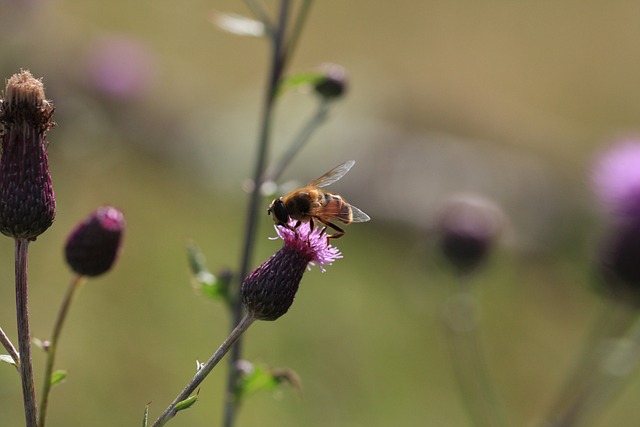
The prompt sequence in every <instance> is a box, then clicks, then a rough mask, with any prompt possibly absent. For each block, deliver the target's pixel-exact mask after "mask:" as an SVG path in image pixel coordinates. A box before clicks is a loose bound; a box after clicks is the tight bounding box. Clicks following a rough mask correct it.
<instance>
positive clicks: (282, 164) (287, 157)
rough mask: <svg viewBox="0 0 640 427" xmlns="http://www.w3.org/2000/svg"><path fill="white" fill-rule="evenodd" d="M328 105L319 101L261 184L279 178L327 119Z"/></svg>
mask: <svg viewBox="0 0 640 427" xmlns="http://www.w3.org/2000/svg"><path fill="white" fill-rule="evenodd" d="M329 105H330V103H329V102H328V101H326V100H324V99H323V100H321V101H320V103H319V104H318V109H317V110H316V111H315V113H314V114H313V116H312V117H311V118H310V119H309V120H308V121H307V123H306V124H305V125H304V127H303V128H302V129H301V130H300V133H298V135H297V136H296V138H295V139H294V140H293V143H292V144H291V145H290V146H289V149H288V150H287V151H286V152H285V153H284V155H283V156H282V158H281V159H280V160H279V161H278V163H276V164H275V165H274V167H273V168H272V169H271V170H270V171H268V172H267V173H266V174H265V178H264V179H263V180H262V182H269V181H272V182H275V181H277V180H278V178H280V175H282V172H283V171H284V169H285V168H286V167H287V166H289V163H291V160H292V159H293V158H294V157H295V155H296V154H298V152H299V151H300V150H301V149H302V147H304V145H305V144H306V143H307V142H308V141H309V139H310V137H311V135H313V132H314V131H315V130H316V129H317V128H318V127H319V126H320V125H321V124H322V123H324V122H325V120H326V119H327V116H328V113H329Z"/></svg>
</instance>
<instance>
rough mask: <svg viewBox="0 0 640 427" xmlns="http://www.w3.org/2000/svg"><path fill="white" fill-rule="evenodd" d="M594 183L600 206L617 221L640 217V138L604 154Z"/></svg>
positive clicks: (628, 141) (625, 141)
mask: <svg viewBox="0 0 640 427" xmlns="http://www.w3.org/2000/svg"><path fill="white" fill-rule="evenodd" d="M593 183H594V190H595V193H596V196H597V197H598V199H599V201H600V203H601V204H602V205H603V206H604V207H605V209H607V210H608V211H609V212H610V213H611V214H612V215H613V216H614V217H615V218H616V219H622V220H626V219H629V217H638V216H640V138H637V137H635V138H627V139H625V140H622V141H621V142H619V143H617V144H616V145H614V146H613V147H612V148H610V149H609V150H607V151H606V152H604V153H603V154H602V155H601V157H600V158H599V159H598V160H597V162H596V165H595V168H594V171H593Z"/></svg>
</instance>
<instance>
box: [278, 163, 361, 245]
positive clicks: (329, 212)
mask: <svg viewBox="0 0 640 427" xmlns="http://www.w3.org/2000/svg"><path fill="white" fill-rule="evenodd" d="M355 163H356V162H355V161H353V160H349V161H348V162H344V163H342V164H341V165H339V166H336V167H335V168H333V169H331V170H330V171H329V172H327V173H325V174H324V175H322V176H321V177H320V178H318V179H316V180H315V181H312V182H310V183H309V184H308V185H307V186H306V187H303V188H300V189H298V190H295V191H292V192H290V193H289V194H287V195H285V196H282V197H278V198H277V199H274V201H273V202H271V205H270V206H269V209H267V213H268V214H269V215H271V214H272V213H273V221H274V222H275V223H276V225H281V226H283V227H286V228H288V229H290V230H292V231H295V229H296V228H297V227H299V226H300V224H302V223H303V222H309V223H310V224H309V226H310V228H311V229H312V230H313V226H314V221H315V220H317V221H319V222H321V223H322V224H324V225H326V226H327V227H329V228H331V229H333V230H335V231H336V233H334V234H328V235H327V238H329V239H337V238H339V237H342V236H344V234H345V231H344V230H343V229H342V228H341V227H339V226H337V225H336V224H334V223H332V222H331V221H333V220H338V221H340V222H343V223H345V224H351V223H352V222H366V221H369V220H370V219H371V218H369V215H367V214H366V213H364V212H362V211H361V210H360V209H358V208H356V207H355V206H352V205H350V204H349V203H347V201H346V200H344V199H343V198H342V196H340V195H339V194H335V193H330V192H328V191H324V190H322V188H323V187H326V186H328V185H330V184H333V183H334V182H336V181H337V180H339V179H340V178H342V177H343V176H345V175H346V173H347V172H349V169H351V167H353V165H354V164H355ZM290 219H295V220H297V223H296V224H295V226H293V227H291V226H290V225H289V220H290Z"/></svg>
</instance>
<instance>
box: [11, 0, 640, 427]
mask: <svg viewBox="0 0 640 427" xmlns="http://www.w3.org/2000/svg"><path fill="white" fill-rule="evenodd" d="M270 5H271V4H270ZM212 10H219V11H234V12H238V13H247V11H246V8H245V7H244V5H243V3H242V2H239V1H197V0H186V1H182V2H167V1H156V2H152V1H138V2H124V1H111V2H91V1H89V2H81V3H78V2H72V1H69V0H57V1H54V0H32V1H30V2H17V1H9V0H0V71H2V75H3V76H5V78H6V77H9V76H10V75H11V74H12V73H14V72H16V71H18V70H19V69H20V68H27V69H30V70H31V71H32V72H33V73H34V75H36V76H39V77H40V76H41V77H43V78H44V82H45V85H46V87H47V95H48V97H49V98H51V99H52V100H53V101H54V104H55V105H56V108H57V110H56V116H55V119H56V121H57V122H58V126H57V127H56V128H55V129H54V130H53V131H51V133H50V136H49V139H50V141H51V145H50V162H51V168H52V174H53V178H54V185H55V190H56V195H57V201H58V215H57V219H56V222H55V224H54V225H53V227H52V228H51V229H50V230H49V231H48V232H47V233H45V234H44V235H43V236H41V237H40V238H38V240H37V241H36V242H35V243H33V244H32V245H31V247H30V249H31V251H30V271H29V273H30V287H31V293H30V302H31V307H30V309H31V316H32V333H33V335H34V336H36V337H41V338H46V337H47V336H48V334H49V333H50V329H51V323H52V321H53V319H54V316H55V313H56V310H57V307H58V304H59V301H60V300H61V299H62V295H63V293H64V290H65V289H66V286H67V282H68V280H69V277H70V275H69V272H68V269H67V268H66V266H65V265H64V263H63V260H62V246H63V244H64V240H65V238H66V236H67V234H68V232H69V231H70V229H71V228H72V227H73V226H74V225H75V224H76V223H77V222H78V221H79V220H80V219H81V218H83V217H84V216H85V215H86V214H87V213H88V212H90V211H91V210H93V209H94V208H96V207H97V206H99V205H101V204H103V203H110V204H113V205H115V206H117V207H119V208H121V209H122V210H123V211H124V212H125V215H126V218H127V222H128V228H127V232H126V236H125V246H124V251H123V253H122V257H121V259H120V261H119V263H118V265H117V266H116V268H115V269H114V270H113V271H112V272H111V273H110V274H108V275H106V276H104V277H101V278H99V279H96V280H93V281H91V282H89V283H88V284H87V285H86V286H85V287H84V289H83V290H82V292H81V294H80V296H79V298H78V300H77V302H76V304H75V305H74V306H73V307H72V311H71V315H70V318H69V320H68V325H67V328H66V330H65V331H64V332H63V336H62V341H61V347H60V351H59V356H58V363H57V366H58V367H59V368H66V369H68V370H69V371H70V374H69V378H68V380H67V381H66V382H65V383H64V384H62V385H60V386H57V387H56V388H55V389H54V391H53V396H52V399H51V406H50V419H49V426H51V427H55V426H76V425H77V426H88V425H90V426H97V427H99V426H113V425H139V423H140V419H141V416H142V411H143V408H144V405H145V404H146V403H148V402H150V401H151V402H152V406H151V415H152V417H153V418H155V416H157V415H158V414H159V413H160V412H161V411H162V410H163V409H164V407H165V406H166V404H168V402H170V401H171V400H172V399H173V397H174V396H175V395H176V394H177V392H178V391H179V390H180V389H181V388H182V386H183V385H184V384H185V382H186V381H187V379H188V378H190V377H191V375H192V373H193V371H194V369H195V363H194V362H195V359H199V360H203V359H205V358H207V357H208V356H209V355H210V354H211V352H212V351H213V350H214V349H215V348H217V346H218V344H219V343H220V342H221V341H222V340H223V339H224V337H225V336H226V333H227V330H228V327H229V325H228V323H227V316H226V313H225V312H224V310H223V309H222V307H221V306H220V305H218V304H215V303H212V302H210V301H207V300H205V299H204V298H203V297H201V296H199V295H197V293H195V292H194V291H193V289H192V287H191V283H190V279H189V276H188V271H187V262H186V256H185V249H184V248H185V242H186V240H187V239H189V238H193V239H195V240H196V241H197V243H198V245H199V246H200V248H201V249H202V251H203V252H204V253H205V254H206V255H207V259H208V263H209V266H210V267H211V268H212V269H213V270H217V269H220V268H223V267H231V268H235V266H236V265H237V264H238V259H239V256H240V251H241V247H240V245H241V240H242V236H243V233H242V227H243V221H244V217H245V212H244V209H245V204H246V200H247V195H246V194H245V193H244V192H243V191H242V189H241V188H242V183H243V179H245V177H247V176H248V175H249V174H250V171H251V169H252V167H253V161H254V157H253V152H254V151H255V139H256V135H257V126H258V124H257V118H258V117H259V112H260V105H261V100H262V90H263V84H264V79H265V74H266V73H265V70H266V67H267V60H268V58H267V48H266V47H267V46H266V43H265V42H264V41H261V40H256V39H246V38H239V37H235V36H232V35H229V34H225V33H222V32H219V31H217V30H216V29H215V28H214V26H213V25H212V24H211V23H210V22H209V21H208V16H209V14H210V13H211V11H212ZM639 17H640V5H639V4H637V3H634V2H626V1H620V0H618V1H611V2H607V3H604V2H596V1H563V2H514V1H506V0H501V1H497V0H496V1H490V2H483V3H482V4H479V3H476V2H471V1H453V2H439V1H427V2H418V1H402V2H397V3H394V4H391V3H389V2H381V1H362V0H353V1H350V2H342V1H337V0H324V1H322V2H317V4H315V5H314V8H313V9H312V12H311V15H310V19H309V22H308V26H307V28H306V29H305V32H304V35H303V39H302V40H301V43H300V45H299V50H298V52H297V53H296V56H295V58H294V61H293V63H292V66H291V71H292V72H305V71H309V70H313V69H315V68H316V67H317V66H318V65H319V64H321V63H323V62H336V63H340V64H342V65H343V66H345V67H346V69H347V70H348V72H349V76H350V88H349V94H348V97H347V98H346V99H345V100H344V101H341V102H340V104H338V105H336V107H335V109H334V110H333V111H332V115H331V118H330V120H329V121H328V123H327V124H326V125H325V126H323V127H322V128H321V130H320V131H319V132H318V133H317V134H316V135H315V136H314V138H313V140H312V142H311V144H310V145H309V146H308V147H306V148H305V150H304V152H303V153H302V154H301V155H300V156H299V158H298V159H297V160H296V162H295V164H294V165H293V166H292V167H291V169H290V170H289V172H287V174H286V176H285V179H296V180H299V181H300V182H302V183H304V182H305V181H308V180H310V179H313V178H315V177H317V176H318V175H320V174H321V173H323V172H325V171H326V170H328V169H330V168H331V167H333V166H335V165H337V164H339V163H340V162H342V161H344V160H347V159H350V158H353V159H355V160H356V161H357V164H356V167H355V168H354V169H353V170H352V171H351V172H350V173H349V175H348V176H347V177H346V178H345V179H344V180H343V181H341V182H340V183H337V184H336V185H335V189H336V191H339V192H341V193H342V194H344V195H345V196H346V197H347V198H348V199H349V200H350V201H351V202H353V203H354V204H355V205H357V206H359V207H360V208H362V209H363V210H364V211H365V212H367V213H369V214H370V215H371V216H372V218H373V221H372V222H370V223H368V224H358V225H353V226H351V227H349V230H348V233H347V236H346V237H345V238H343V239H341V240H340V241H339V247H340V249H341V250H342V252H343V254H344V256H345V258H344V259H343V260H340V261H339V262H337V263H336V264H335V265H334V266H333V267H331V268H330V269H329V270H328V271H327V272H326V273H324V274H321V273H320V272H319V271H317V270H313V271H311V272H309V273H307V274H306V275H305V277H304V280H303V283H302V287H301V290H300V292H299V294H298V296H297V299H296V303H295V304H294V306H293V307H292V309H291V311H290V312H289V313H288V314H287V315H286V316H284V317H283V318H282V319H280V320H278V321H277V322H275V323H265V322H260V323H258V324H256V325H254V326H253V327H252V328H251V329H250V330H249V332H248V335H247V340H246V347H245V348H246V352H245V355H246V357H248V358H249V359H251V360H257V361H261V362H264V363H268V364H270V365H272V366H275V367H290V368H292V369H294V370H295V371H296V372H297V373H298V374H299V375H300V377H301V379H302V384H303V397H302V398H299V397H297V396H296V394H295V392H293V391H292V390H289V389H284V390H282V391H281V392H277V393H273V394H270V393H262V394H258V395H256V396H253V397H252V398H251V399H250V400H249V401H247V402H246V404H245V405H244V407H243V410H242V412H241V416H240V419H239V421H238V424H237V425H238V426H239V427H242V426H255V425H260V426H300V425H304V426H308V427H315V426H318V427H320V426H322V427H329V426H331V427H333V426H341V427H356V426H384V425H390V424H391V425H402V426H424V425H430V426H431V425H433V426H463V425H467V424H466V423H467V420H466V418H465V413H464V409H463V407H462V406H461V404H460V400H459V398H458V395H457V391H456V388H455V384H454V381H453V376H452V371H451V363H450V360H449V355H448V353H447V348H446V345H445V342H444V340H443V337H442V333H441V332H442V331H441V330H440V329H439V323H438V312H439V308H438V307H439V304H440V303H441V301H442V299H443V294H444V291H443V290H444V289H446V287H449V286H453V284H454V283H453V280H452V279H451V278H450V277H448V275H447V274H446V272H445V271H443V270H442V268H441V266H440V265H439V263H438V262H437V256H436V254H435V253H434V251H433V249H432V246H431V242H430V239H429V233H428V229H427V226H428V224H429V221H430V218H431V217H432V215H433V212H434V210H435V209H436V207H437V206H438V202H439V201H440V200H441V199H442V198H443V197H446V196H447V195H448V194H450V193H453V192H459V191H473V192H479V193H482V194H485V195H487V196H488V197H491V198H492V199H494V200H496V201H497V202H498V203H499V204H500V205H501V206H503V208H504V210H505V212H506V214H507V216H508V217H509V225H508V227H507V229H506V230H505V233H504V236H503V242H502V245H501V247H500V248H499V249H498V251H497V253H496V254H495V255H494V256H493V257H492V259H491V262H490V263H489V265H487V268H486V269H485V270H484V271H483V272H482V274H481V275H480V276H478V277H476V279H475V282H476V285H477V288H478V289H477V292H478V298H479V300H480V301H481V303H482V318H483V328H482V338H483V339H484V341H485V344H486V347H487V351H488V360H489V363H490V368H491V372H492V374H493V376H494V378H495V381H496V388H497V390H498V392H499V394H500V395H501V396H502V398H503V399H502V400H503V401H504V404H505V408H506V413H507V416H508V419H509V420H510V421H511V424H512V425H518V426H528V425H534V422H535V420H537V419H538V417H539V416H540V415H541V414H543V413H544V411H545V409H546V408H547V407H548V406H549V405H550V403H551V401H552V399H553V396H554V395H555V393H556V392H557V390H558V386H559V385H560V384H561V382H562V379H563V377H564V374H565V373H566V371H567V369H568V368H569V367H570V366H571V362H572V361H573V360H574V359H575V358H576V356H577V354H578V351H579V350H580V344H581V342H582V339H583V338H584V337H585V335H586V333H587V331H588V330H589V327H590V325H591V323H592V322H593V320H594V318H595V315H596V314H597V312H598V311H599V309H600V307H601V305H602V302H601V301H600V300H599V299H598V298H597V297H596V296H594V295H593V294H592V293H591V292H590V291H589V290H588V289H587V288H588V285H589V282H590V281H591V280H592V279H591V275H590V272H591V270H590V269H591V267H590V260H591V254H592V253H593V252H594V243H595V242H596V241H597V238H598V231H599V229H600V227H601V225H600V224H601V222H602V221H601V219H600V218H599V217H598V215H597V208H596V207H595V204H594V202H593V201H592V197H591V195H590V189H589V184H590V182H589V180H590V177H589V169H590V167H591V165H592V161H593V158H594V156H596V155H597V153H598V151H599V150H601V149H603V148H604V147H606V146H607V144H609V143H610V142H611V140H612V138H614V137H616V136H617V135H620V134H626V133H628V132H634V131H637V129H638V127H639V126H640V120H639V119H638V117H640V103H639V102H638V99H640V96H639V95H640V93H639V92H640V86H638V84H637V76H638V72H639V71H640V56H638V55H637V40H638V38H639V37H640V27H638V26H637V25H636V24H637V21H638V18H639ZM105 40H106V41H114V40H115V41H122V40H125V41H127V42H131V43H133V44H134V46H136V47H137V48H139V49H140V50H141V51H142V54H141V55H142V56H143V66H141V67H142V68H141V69H142V70H143V71H144V73H142V78H140V80H139V84H138V87H139V91H138V92H136V93H135V94H134V95H131V96H129V97H113V96H109V94H105V93H104V92H101V91H100V90H99V89H98V88H96V86H95V81H94V80H92V78H91V75H90V73H89V71H88V63H90V61H91V58H92V57H93V56H92V55H94V54H95V53H96V52H97V51H99V50H100V49H101V46H103V45H102V43H104V42H105ZM128 64H129V65H124V67H125V68H128V67H131V64H132V61H128ZM144 64H146V65H144ZM314 108H315V104H314V101H313V100H312V99H311V98H310V97H309V96H307V95H305V94H300V93H291V94H288V95H287V96H286V97H285V98H284V99H283V101H282V104H281V105H280V107H279V109H278V112H277V125H276V127H275V130H274V147H273V151H272V153H273V154H274V155H277V154H278V153H280V152H281V151H282V150H283V149H284V147H286V146H287V141H288V140H290V137H291V135H292V134H293V133H295V131H296V130H297V129H298V128H299V126H300V123H301V121H302V120H304V119H305V118H306V117H308V116H309V115H310V114H311V112H312V111H313V109H314ZM267 204H268V201H265V209H266V206H267ZM259 233H260V235H259V238H258V242H259V244H258V247H257V250H256V256H255V263H256V264H257V263H259V262H260V261H261V260H264V259H266V258H267V257H268V256H269V255H270V254H272V253H273V252H274V251H275V250H276V249H277V248H278V243H277V242H272V241H269V240H268V239H267V237H268V236H271V235H273V234H274V233H273V231H272V229H271V221H270V219H269V218H268V217H267V216H266V215H264V217H262V218H261V223H260V231H259ZM0 283H4V284H5V286H0V302H1V303H2V304H1V306H0V325H2V327H3V328H4V329H5V331H7V332H8V333H9V334H10V335H11V337H12V338H14V340H15V333H14V331H15V320H14V310H15V309H14V304H13V298H14V296H13V286H12V283H13V244H12V242H11V240H10V239H5V240H4V243H0ZM43 361H44V358H43V357H42V354H38V353H37V352H36V355H35V359H34V363H35V369H36V376H37V377H36V378H37V380H38V381H37V384H36V386H37V389H38V390H39V389H40V387H41V374H42V365H43ZM224 377H225V366H224V364H223V365H221V367H220V369H219V370H217V371H214V373H213V375H212V376H211V377H210V378H208V380H207V381H206V382H205V384H204V386H203V388H202V392H201V400H200V402H199V403H198V404H197V405H196V406H195V407H194V408H193V409H191V410H189V411H186V412H184V413H182V414H181V415H180V416H179V417H177V418H176V419H175V420H173V421H172V422H171V424H172V425H175V426H204V425H217V423H219V420H220V419H221V409H222V402H221V399H220V396H221V394H222V390H223V383H224ZM639 390H640V383H639V382H638V380H637V379H634V380H632V381H631V382H630V384H629V386H628V387H627V388H626V389H625V392H624V393H623V394H621V395H620V398H619V399H618V400H616V402H615V404H613V405H612V406H611V407H610V408H609V409H608V410H607V412H606V413H605V414H603V416H602V417H601V418H599V419H598V420H596V422H595V423H594V425H596V426H610V425H616V426H634V425H637V420H638V417H639V416H640V413H639V412H638V409H637V405H636V402H635V397H634V396H635V395H636V394H637V393H638V391H639ZM22 420H23V414H22V410H21V395H20V384H19V381H18V378H17V376H16V375H15V372H14V371H13V370H12V369H11V368H10V367H9V366H6V367H2V366H0V425H2V426H5V425H6V426H18V425H21V424H22V423H23V421H22Z"/></svg>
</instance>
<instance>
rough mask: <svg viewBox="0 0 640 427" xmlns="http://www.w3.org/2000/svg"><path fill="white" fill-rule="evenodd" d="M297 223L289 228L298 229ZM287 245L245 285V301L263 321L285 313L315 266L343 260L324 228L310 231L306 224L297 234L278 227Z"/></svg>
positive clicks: (252, 273) (297, 230)
mask: <svg viewBox="0 0 640 427" xmlns="http://www.w3.org/2000/svg"><path fill="white" fill-rule="evenodd" d="M295 223H296V221H295V220H292V221H291V222H290V224H289V225H291V226H292V227H294V225H295ZM275 228H276V232H277V233H278V236H279V237H280V238H281V239H282V240H284V246H283V247H282V248H281V249H280V250H279V251H278V252H276V253H275V254H274V255H273V256H272V257H271V258H269V259H268V260H267V261H265V262H264V263H263V264H262V265H260V266H259V267H257V268H256V269H255V270H253V271H252V272H251V274H249V275H248V276H247V277H246V279H245V280H244V282H243V283H242V288H241V296H242V302H243V304H244V306H245V308H246V309H247V311H248V312H249V313H250V314H251V315H252V316H253V317H254V318H255V319H259V320H276V319H277V318H279V317H280V316H282V315H283V314H285V313H286V312H287V311H288V310H289V307H291V304H293V299H294V297H295V295H296V292H297V291H298V286H299V285H300V281H301V280H302V275H303V274H304V272H305V270H307V268H308V267H309V266H310V265H311V264H317V265H318V267H319V268H320V269H321V270H322V271H325V270H324V267H323V266H324V265H329V264H331V263H333V261H335V260H336V259H338V258H342V255H341V254H340V251H339V250H338V249H337V248H335V247H333V246H331V245H330V244H329V242H328V241H327V235H326V234H325V230H324V228H320V227H315V228H314V229H313V230H311V229H310V227H309V223H308V222H307V223H302V224H301V225H300V226H299V227H298V228H296V229H295V230H296V231H292V230H289V229H287V228H285V227H280V226H275Z"/></svg>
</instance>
